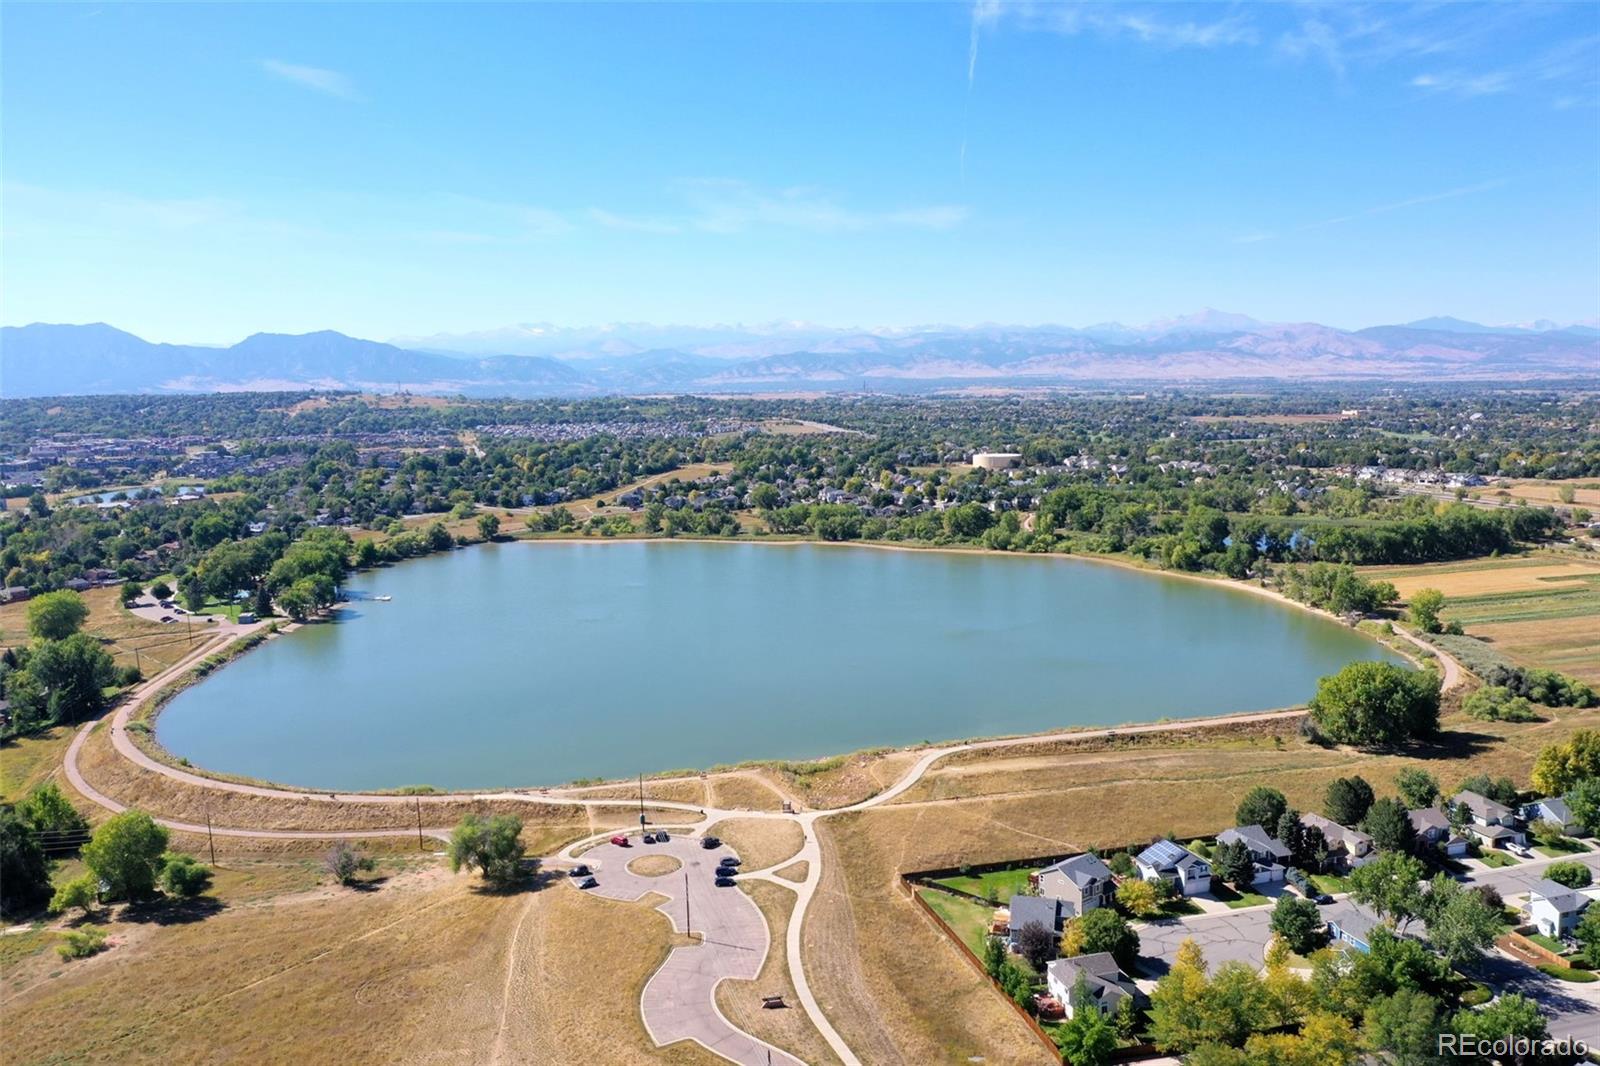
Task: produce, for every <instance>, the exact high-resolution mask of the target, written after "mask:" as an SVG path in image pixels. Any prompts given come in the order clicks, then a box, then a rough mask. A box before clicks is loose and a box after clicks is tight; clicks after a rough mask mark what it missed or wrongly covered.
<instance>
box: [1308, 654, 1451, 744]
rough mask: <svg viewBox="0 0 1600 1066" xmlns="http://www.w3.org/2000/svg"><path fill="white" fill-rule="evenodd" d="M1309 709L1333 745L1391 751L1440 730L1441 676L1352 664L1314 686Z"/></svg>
mask: <svg viewBox="0 0 1600 1066" xmlns="http://www.w3.org/2000/svg"><path fill="white" fill-rule="evenodd" d="M1310 708H1311V718H1312V720H1313V721H1314V722H1315V723H1316V725H1317V728H1318V729H1320V730H1321V731H1322V732H1323V734H1325V735H1326V736H1327V737H1328V738H1329V739H1331V740H1334V741H1336V742H1338V743H1341V744H1354V745H1356V746H1357V747H1363V748H1386V747H1393V746H1395V745H1398V744H1401V743H1404V742H1405V741H1407V740H1411V739H1414V738H1426V737H1431V736H1433V735H1434V734H1435V733H1437V732H1438V731H1439V676H1438V675H1437V674H1434V673H1432V672H1429V671H1420V670H1408V669H1406V668H1404V667H1400V666H1396V665H1394V664H1393V663H1380V662H1357V663H1351V664H1350V665H1349V666H1346V667H1345V668H1344V669H1343V670H1340V671H1339V672H1338V673H1337V674H1333V675H1330V676H1328V677H1324V678H1323V679H1322V680H1321V681H1320V682H1318V684H1317V694H1316V695H1315V696H1313V697H1312V699H1311V704H1310Z"/></svg>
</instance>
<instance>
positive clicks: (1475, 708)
mask: <svg viewBox="0 0 1600 1066" xmlns="http://www.w3.org/2000/svg"><path fill="white" fill-rule="evenodd" d="M1461 709H1462V710H1463V711H1465V712H1466V713H1467V714H1468V715H1469V716H1471V717H1473V718H1477V719H1479V720H1481V721H1485V722H1537V721H1538V720H1539V716H1538V715H1537V714H1536V713H1534V710H1533V704H1532V703H1530V702H1528V698H1527V697H1526V696H1514V695H1512V693H1511V690H1510V689H1509V688H1506V687H1505V686H1503V685H1485V686H1483V688H1480V689H1478V691H1476V692H1474V693H1473V694H1472V695H1470V696H1468V697H1467V698H1466V699H1465V700H1463V701H1462V703H1461Z"/></svg>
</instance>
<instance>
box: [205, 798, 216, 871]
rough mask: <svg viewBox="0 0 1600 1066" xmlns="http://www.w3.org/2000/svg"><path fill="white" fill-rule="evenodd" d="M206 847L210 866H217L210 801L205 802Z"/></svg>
mask: <svg viewBox="0 0 1600 1066" xmlns="http://www.w3.org/2000/svg"><path fill="white" fill-rule="evenodd" d="M206 846H207V847H209V848H210V849H211V865H212V867H213V868H215V867H216V865H217V838H216V837H214V836H212V835H211V801H210V800H207V801H206Z"/></svg>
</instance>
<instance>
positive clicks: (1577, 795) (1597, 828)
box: [1564, 777, 1600, 834]
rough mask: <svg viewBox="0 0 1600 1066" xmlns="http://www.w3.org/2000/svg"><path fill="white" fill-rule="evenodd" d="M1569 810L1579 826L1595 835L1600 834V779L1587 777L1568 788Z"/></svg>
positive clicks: (1566, 797)
mask: <svg viewBox="0 0 1600 1066" xmlns="http://www.w3.org/2000/svg"><path fill="white" fill-rule="evenodd" d="M1564 798H1565V799H1566V801H1567V808H1568V809H1569V810H1570V811H1572V817H1573V818H1575V819H1577V821H1578V824H1579V825H1581V826H1583V827H1584V829H1586V830H1588V831H1589V833H1591V834H1593V833H1596V832H1600V777H1585V778H1583V779H1582V780H1580V781H1574V782H1573V783H1572V784H1571V785H1570V786H1569V787H1568V788H1567V793H1566V796H1565V797H1564Z"/></svg>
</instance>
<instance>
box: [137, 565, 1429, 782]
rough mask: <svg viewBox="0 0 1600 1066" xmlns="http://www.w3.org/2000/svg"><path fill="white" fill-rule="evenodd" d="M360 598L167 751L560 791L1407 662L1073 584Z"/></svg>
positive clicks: (754, 578) (313, 628) (407, 586)
mask: <svg viewBox="0 0 1600 1066" xmlns="http://www.w3.org/2000/svg"><path fill="white" fill-rule="evenodd" d="M346 593H347V595H348V596H349V597H350V598H351V601H352V602H351V604H350V605H349V606H348V607H347V608H345V609H343V610H341V611H340V612H339V618H338V621H337V622H335V623H332V624H322V625H310V626H305V627H302V628H301V629H300V630H299V631H297V632H295V633H293V634H290V635H287V636H285V637H282V638H279V639H277V640H273V641H269V642H268V643H267V644H266V645H264V646H262V647H260V648H258V649H257V650H255V651H252V652H250V653H249V654H247V655H245V656H243V657H241V658H240V659H239V660H237V661H236V662H234V663H233V664H231V665H229V666H228V667H226V668H225V669H223V670H220V671H218V672H217V673H216V674H215V675H213V676H212V677H210V678H208V679H206V680H205V681H204V682H202V683H200V684H198V685H196V686H194V687H192V688H190V689H188V690H187V691H185V692H183V693H181V694H180V695H179V696H178V697H177V698H176V699H174V700H173V701H172V702H171V704H170V705H169V706H168V707H167V709H166V710H165V711H164V712H162V714H161V717H160V719H159V720H158V724H157V735H158V737H159V739H160V741H161V742H162V744H164V745H165V746H166V747H167V748H168V749H169V750H170V751H172V752H173V753H174V754H176V755H180V756H183V757H186V758H188V759H189V760H190V761H191V762H193V763H195V764H196V765H199V766H204V767H207V768H210V769H212V770H218V771H223V772H227V773H233V774H244V775H247V776H251V777H259V778H265V779H268V780H272V781H279V782H285V783H290V784H295V785H300V786H304V787H318V788H332V789H339V790H351V791H353V790H357V789H372V788H394V787H399V786H403V785H414V784H430V785H434V786H437V787H440V788H489V787H496V786H509V785H519V786H529V785H553V784H559V783H562V782H566V781H570V780H573V779H576V778H582V777H593V776H604V777H619V776H620V777H626V776H630V775H633V774H636V773H641V772H642V773H650V772H654V771H662V770H669V769H674V768H685V767H709V766H712V765H715V764H721V763H731V762H738V761H741V760H746V759H766V758H784V759H804V758H813V757H817V756H823V755H829V754H836V753H842V752H848V751H852V750H857V749H861V748H866V747H876V746H884V745H904V744H913V743H917V742H920V741H924V740H926V741H941V740H951V739H956V738H964V737H974V736H989V735H996V734H1006V733H1031V732H1040V731H1044V730H1052V729H1061V728H1065V727H1069V726H1078V725H1089V724H1110V725H1114V724H1119V723H1126V722H1138V721H1150V720H1152V719H1156V718H1161V717H1197V716H1202V715H1213V714H1222V713H1227V712H1231V711H1251V710H1266V709H1270V708H1275V707H1287V706H1292V705H1294V704H1297V703H1302V702H1304V701H1305V700H1306V699H1307V698H1309V697H1310V696H1311V694H1312V693H1313V692H1314V691H1315V688H1316V682H1317V678H1318V677H1320V676H1321V675H1323V674H1328V673H1332V672H1333V671H1335V670H1338V669H1339V668H1340V667H1342V666H1344V665H1345V664H1346V663H1348V662H1350V661H1352V660H1355V659H1387V660H1390V661H1400V660H1399V659H1398V657H1396V656H1394V655H1393V654H1392V653H1390V652H1389V651H1388V650H1387V649H1385V648H1384V647H1382V646H1381V645H1379V644H1377V643H1375V642H1374V641H1371V640H1369V639H1367V638H1366V637H1364V636H1362V635H1361V634H1358V633H1356V632H1354V631H1352V630H1350V629H1348V628H1346V627H1344V626H1341V625H1339V624H1338V623H1336V622H1333V621H1331V620H1328V619H1325V618H1320V617H1317V616H1314V615H1312V614H1309V613H1308V612H1304V611H1299V610H1295V609H1292V608H1289V607H1285V606H1283V605H1281V604H1278V603H1275V602H1272V601H1270V600H1268V599H1266V598H1264V597H1260V596H1254V595H1251V594H1249V593H1247V592H1243V591H1240V590H1235V589H1228V588H1226V587H1223V586H1220V585H1215V584H1210V583H1206V582H1199V581H1186V580H1181V579H1177V578H1170V577H1163V576H1161V575H1158V574H1146V573H1139V572H1135V571H1132V570H1128V569H1125V568H1121V567H1115V566H1109V565H1105V564H1102V563H1096V562H1092V561H1087V560H1077V559H1072V558H1063V557H1059V556H1057V557H1041V556H1007V555H984V554H976V553H961V552H926V551H886V550H881V549H873V548H867V547H835V546H824V545H813V544H753V543H743V544H738V543H734V544H713V543H694V542H638V541H635V542H620V543H607V542H598V543H504V544H495V545H486V546H482V547H474V548H470V549H466V550H461V551H455V552H451V553H448V554H445V555H439V556H433V557H431V558H425V559H418V560H414V561H411V562H406V563H403V564H401V565H398V566H393V567H389V568H385V569H381V570H374V571H369V572H366V573H362V574H358V575H355V576H353V577H352V578H351V579H350V582H349V585H348V587H347V589H346ZM377 596H387V597H391V599H389V600H388V601H379V600H377V599H374V597H377Z"/></svg>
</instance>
